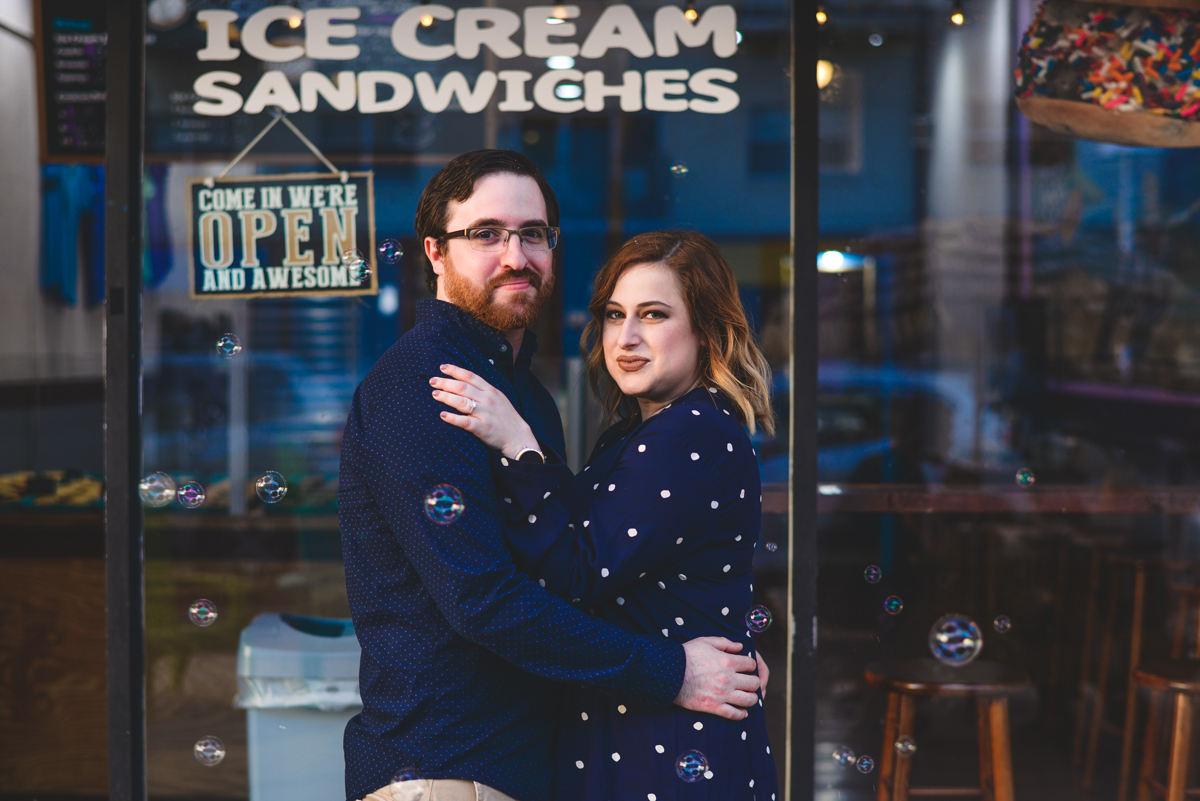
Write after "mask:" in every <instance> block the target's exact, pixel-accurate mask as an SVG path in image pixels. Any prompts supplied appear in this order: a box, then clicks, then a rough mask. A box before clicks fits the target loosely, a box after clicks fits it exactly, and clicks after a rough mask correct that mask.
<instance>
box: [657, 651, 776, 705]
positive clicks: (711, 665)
mask: <svg viewBox="0 0 1200 801" xmlns="http://www.w3.org/2000/svg"><path fill="white" fill-rule="evenodd" d="M740 650H742V645H741V643H736V642H733V641H732V640H727V639H725V638H724V637H697V638H696V639H694V640H688V641H687V642H685V643H684V644H683V652H684V655H685V656H686V657H687V668H686V670H685V671H684V674H683V686H682V687H681V688H680V689H679V695H678V697H676V699H675V703H677V704H679V705H680V706H681V707H683V708H684V709H690V710H692V711H693V712H708V713H710V714H713V715H719V716H720V717H723V718H728V719H729V720H742V719H743V718H745V717H746V715H747V714H748V713H747V712H746V710H745V709H739V707H750V706H754V705H755V704H756V703H758V696H757V695H755V694H754V693H755V691H756V690H757V689H758V688H759V686H760V685H759V679H758V677H757V676H755V675H753V671H754V669H755V668H756V667H757V666H758V663H757V662H756V661H755V660H753V659H751V658H750V657H748V656H737V655H736V654H737V652H738V651H740Z"/></svg>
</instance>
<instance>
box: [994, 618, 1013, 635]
mask: <svg viewBox="0 0 1200 801" xmlns="http://www.w3.org/2000/svg"><path fill="white" fill-rule="evenodd" d="M992 628H994V629H995V630H996V631H998V632H1000V633H1001V634H1008V631H1009V629H1011V628H1012V621H1011V620H1009V619H1008V615H996V619H995V620H993V621H992Z"/></svg>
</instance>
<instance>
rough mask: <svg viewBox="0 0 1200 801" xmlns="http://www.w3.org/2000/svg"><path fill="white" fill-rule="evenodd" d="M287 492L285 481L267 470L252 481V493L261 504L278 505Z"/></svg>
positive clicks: (272, 471) (277, 474)
mask: <svg viewBox="0 0 1200 801" xmlns="http://www.w3.org/2000/svg"><path fill="white" fill-rule="evenodd" d="M287 491H288V485H287V479H286V478H284V477H283V476H281V475H280V474H279V473H276V472H275V471H274V470H268V471H267V472H265V473H263V474H262V475H261V476H259V477H258V478H257V479H255V481H254V492H255V493H257V495H258V497H259V498H261V499H262V502H263V503H279V502H280V501H282V500H283V496H284V495H287Z"/></svg>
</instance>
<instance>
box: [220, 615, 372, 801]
mask: <svg viewBox="0 0 1200 801" xmlns="http://www.w3.org/2000/svg"><path fill="white" fill-rule="evenodd" d="M360 653H361V650H360V648H359V645H358V637H356V636H355V634H354V625H353V624H352V623H351V622H350V621H349V620H331V619H327V618H314V617H301V616H299V615H289V614H286V613H285V614H280V613H278V612H267V613H264V614H261V615H259V616H258V617H256V618H254V620H253V621H252V622H251V623H250V625H249V626H247V627H246V628H245V629H244V630H243V631H242V636H241V640H240V642H239V643H238V658H237V681H238V697H237V699H236V701H235V704H236V705H237V706H238V707H241V708H242V709H245V710H246V729H247V732H246V733H247V750H248V752H249V753H248V754H247V756H248V759H249V763H250V801H342V800H343V799H345V797H346V787H345V774H346V765H345V758H344V756H343V751H342V735H343V733H344V732H345V730H346V722H347V721H349V720H350V718H352V717H354V716H355V715H356V714H358V712H359V710H360V709H362V699H361V698H360V697H359V694H358V659H359V654H360Z"/></svg>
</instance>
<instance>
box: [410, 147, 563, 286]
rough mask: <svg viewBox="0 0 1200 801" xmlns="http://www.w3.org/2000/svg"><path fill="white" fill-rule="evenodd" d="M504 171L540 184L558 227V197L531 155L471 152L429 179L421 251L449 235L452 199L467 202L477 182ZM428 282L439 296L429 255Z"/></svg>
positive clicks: (420, 224)
mask: <svg viewBox="0 0 1200 801" xmlns="http://www.w3.org/2000/svg"><path fill="white" fill-rule="evenodd" d="M505 172H507V173H512V174H513V175H528V176H529V177H530V178H532V179H533V180H535V181H537V185H538V188H539V189H541V190H542V197H543V198H545V200H546V222H547V223H548V224H549V225H553V226H556V225H558V198H557V197H555V196H554V190H553V189H551V188H550V184H549V183H547V182H546V178H545V177H544V176H543V175H542V171H541V170H540V169H538V166H537V165H536V164H534V163H533V162H532V161H531V160H530V159H529V157H528V156H526V155H524V154H522V153H517V152H516V151H513V150H472V151H471V152H470V153H463V154H462V155H461V156H456V157H455V158H453V159H451V160H450V163H449V164H447V165H446V166H445V167H442V169H440V170H438V173H437V175H435V176H433V178H432V179H430V181H429V184H428V185H427V186H426V187H425V191H424V192H422V193H421V199H420V200H419V201H418V202H417V216H416V219H415V220H414V224H415V227H416V229H417V239H418V240H419V241H420V242H421V247H422V252H423V249H424V247H425V237H427V236H432V237H436V238H438V239H440V238H441V237H442V235H443V234H445V233H446V220H447V218H448V217H449V216H450V215H449V208H450V201H451V200H454V201H457V202H459V203H462V202H464V201H465V200H466V199H467V198H469V197H470V196H471V195H472V194H473V193H474V192H475V182H476V181H478V180H479V179H480V178H482V177H483V176H485V175H492V174H494V173H505ZM439 244H440V243H439ZM425 281H426V283H427V284H429V290H430V291H431V292H433V293H435V294H436V293H437V274H436V273H435V272H434V271H433V263H432V262H430V261H429V257H428V256H426V257H425Z"/></svg>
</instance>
